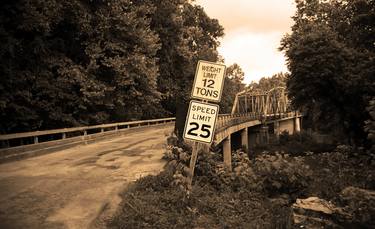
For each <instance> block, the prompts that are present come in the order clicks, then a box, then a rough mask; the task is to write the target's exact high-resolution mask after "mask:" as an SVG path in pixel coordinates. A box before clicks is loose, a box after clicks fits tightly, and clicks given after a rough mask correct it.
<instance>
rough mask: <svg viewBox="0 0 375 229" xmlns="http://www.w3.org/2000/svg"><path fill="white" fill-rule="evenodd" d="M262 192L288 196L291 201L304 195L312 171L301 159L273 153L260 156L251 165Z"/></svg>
mask: <svg viewBox="0 0 375 229" xmlns="http://www.w3.org/2000/svg"><path fill="white" fill-rule="evenodd" d="M252 167H253V169H254V172H255V174H256V175H257V176H258V180H261V181H262V184H263V190H264V191H265V192H266V193H267V194H268V195H270V196H275V195H281V194H288V195H290V197H291V198H292V199H295V198H296V197H297V196H300V195H303V194H305V193H306V189H307V187H308V186H309V182H310V181H311V179H312V177H311V176H312V171H311V170H310V169H309V167H308V166H307V165H305V163H304V161H303V159H302V158H301V157H290V156H289V155H288V154H279V153H275V154H273V155H262V156H259V157H258V158H256V159H255V163H254V164H253V166H252Z"/></svg>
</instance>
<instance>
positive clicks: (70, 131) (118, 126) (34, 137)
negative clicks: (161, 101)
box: [0, 118, 176, 148]
mask: <svg viewBox="0 0 375 229" xmlns="http://www.w3.org/2000/svg"><path fill="white" fill-rule="evenodd" d="M175 120H176V118H162V119H150V120H141V121H130V122H119V123H110V124H102V125H95V126H82V127H73V128H62V129H54V130H43V131H33V132H25V133H15V134H3V135H0V141H1V145H2V148H9V147H11V146H12V145H11V144H10V141H12V140H19V142H20V144H19V145H29V144H39V143H41V142H40V141H39V140H40V137H45V139H44V141H43V142H47V141H55V140H63V139H68V138H69V137H78V136H81V137H82V140H85V138H86V137H87V136H89V135H94V134H98V133H105V132H109V131H111V132H117V131H120V130H123V129H130V128H134V127H140V126H150V125H157V124H162V123H168V122H173V121H175ZM90 131H91V132H92V133H91V134H90V133H89V132H90ZM49 136H50V138H48V137H49ZM30 140H31V141H30ZM25 143H26V144H25ZM16 146H17V145H16Z"/></svg>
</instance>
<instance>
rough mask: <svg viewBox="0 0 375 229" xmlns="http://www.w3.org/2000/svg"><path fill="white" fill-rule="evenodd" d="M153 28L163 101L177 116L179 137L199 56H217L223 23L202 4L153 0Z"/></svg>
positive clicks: (202, 58) (216, 57)
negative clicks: (157, 37) (205, 9)
mask: <svg viewBox="0 0 375 229" xmlns="http://www.w3.org/2000/svg"><path fill="white" fill-rule="evenodd" d="M154 4H155V6H156V10H155V14H154V16H153V18H152V22H151V25H152V29H153V30H154V31H156V32H157V34H158V35H159V37H160V40H161V49H160V50H159V51H158V52H157V58H158V59H159V66H160V76H159V78H158V88H159V91H160V92H161V93H162V98H163V99H162V102H161V103H162V105H163V107H164V108H165V109H166V110H168V111H169V112H170V113H171V114H172V115H175V116H176V127H175V132H176V133H177V135H178V136H179V137H180V138H181V137H182V132H183V129H184V124H185V118H186V113H187V109H188V101H189V98H190V92H191V88H192V84H193V79H194V74H195V68H196V64H197V62H198V60H208V61H214V62H215V61H216V60H217V59H218V53H217V50H216V49H217V47H218V45H219V42H218V38H219V37H221V36H223V34H224V33H223V27H222V26H220V24H219V23H218V21H217V20H216V19H211V18H209V17H208V16H207V14H206V13H205V12H204V10H203V8H202V7H201V6H198V5H193V4H191V3H190V1H187V0H166V1H164V0H163V1H161V0H159V1H155V2H154Z"/></svg>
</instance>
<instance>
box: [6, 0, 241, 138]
mask: <svg viewBox="0 0 375 229" xmlns="http://www.w3.org/2000/svg"><path fill="white" fill-rule="evenodd" d="M223 34H224V33H223V28H222V27H221V26H220V24H219V23H218V21H217V20H216V19H211V18H209V17H208V16H207V15H206V13H205V12H204V10H203V8H202V7H200V6H198V5H195V4H193V3H191V1H188V0H163V1H130V0H97V1H92V0H67V1H55V0H46V1H44V0H43V1H42V0H18V1H3V2H2V4H1V6H0V41H1V42H0V74H1V78H0V120H1V122H0V132H1V133H10V132H20V131H31V130H41V129H50V128H60V127H69V126H78V125H89V124H98V123H106V122H115V121H125V120H132V119H146V118H157V117H165V116H173V115H176V110H179V109H180V110H182V111H184V109H183V108H184V106H181V104H182V105H186V101H187V99H188V98H189V94H190V90H191V84H192V80H193V78H194V72H195V66H196V63H197V61H198V60H199V59H204V60H209V61H218V53H217V51H216V49H217V47H218V45H219V42H218V38H219V37H221V36H223ZM230 88H233V86H230ZM231 90H232V89H231ZM234 92H235V91H234ZM177 113H178V112H177ZM182 113H183V112H182ZM180 116H181V117H182V116H183V118H185V116H184V114H182V115H180Z"/></svg>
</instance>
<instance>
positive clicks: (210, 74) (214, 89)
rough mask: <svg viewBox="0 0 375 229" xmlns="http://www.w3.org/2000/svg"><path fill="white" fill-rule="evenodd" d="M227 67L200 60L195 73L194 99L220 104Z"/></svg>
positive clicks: (192, 93) (192, 94)
mask: <svg viewBox="0 0 375 229" xmlns="http://www.w3.org/2000/svg"><path fill="white" fill-rule="evenodd" d="M225 69H226V67H225V65H223V64H217V63H213V62H208V61H202V60H200V61H199V62H198V65H197V69H196V72H195V79H194V85H193V91H192V92H191V97H192V98H197V99H202V100H210V101H214V102H220V99H221V92H222V90H223V85H224V84H223V81H224V75H225Z"/></svg>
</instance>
